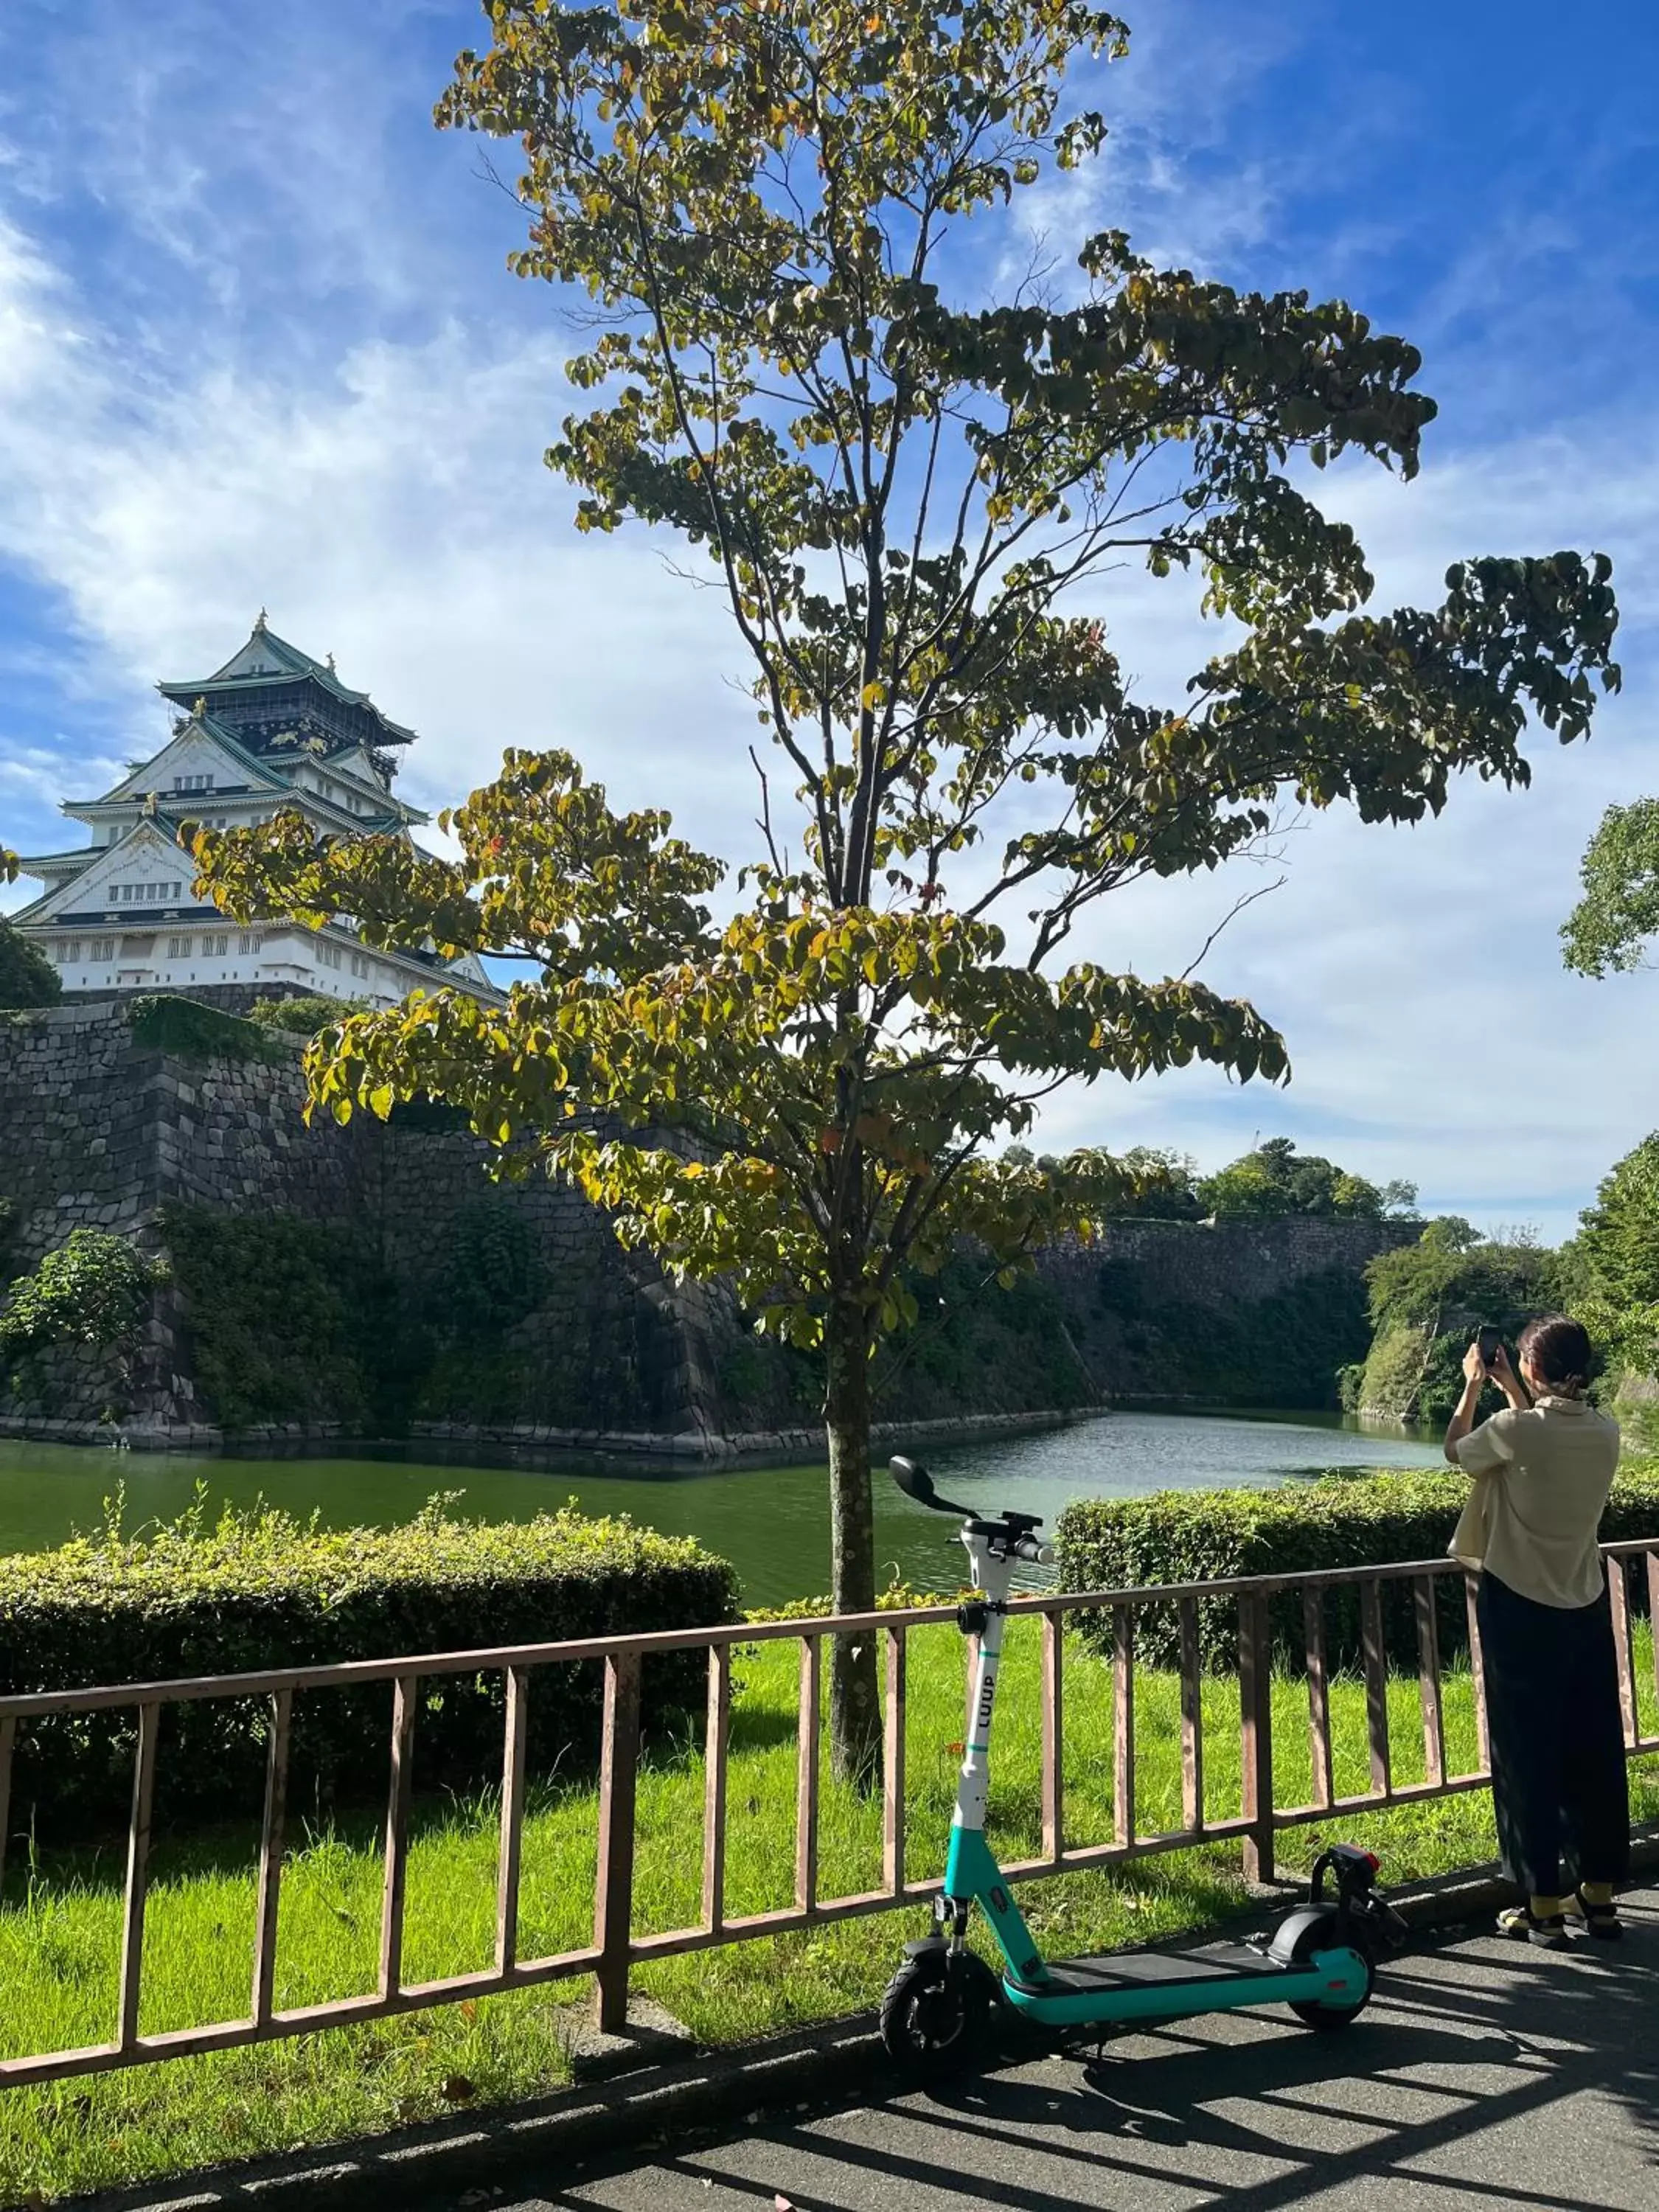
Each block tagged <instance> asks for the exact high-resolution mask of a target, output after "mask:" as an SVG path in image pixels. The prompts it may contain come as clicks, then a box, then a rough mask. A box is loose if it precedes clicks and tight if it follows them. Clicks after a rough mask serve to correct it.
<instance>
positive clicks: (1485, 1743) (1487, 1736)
mask: <svg viewBox="0 0 1659 2212" xmlns="http://www.w3.org/2000/svg"><path fill="white" fill-rule="evenodd" d="M1479 1601H1480V1577H1479V1576H1478V1575H1474V1574H1469V1573H1467V1572H1466V1573H1465V1575H1464V1577H1463V1603H1464V1606H1465V1607H1466V1608H1467V1610H1468V1622H1469V1680H1471V1681H1472V1682H1473V1683H1474V1745H1475V1753H1476V1756H1477V1757H1478V1759H1480V1772H1481V1773H1482V1774H1486V1773H1487V1772H1489V1771H1491V1767H1492V1729H1491V1724H1490V1723H1489V1722H1488V1721H1487V1718H1486V1652H1485V1650H1484V1649H1483V1648H1482V1645H1481V1642H1480V1613H1479V1611H1478V1609H1477V1608H1478V1606H1479Z"/></svg>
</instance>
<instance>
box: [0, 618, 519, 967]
mask: <svg viewBox="0 0 1659 2212" xmlns="http://www.w3.org/2000/svg"><path fill="white" fill-rule="evenodd" d="M157 689H158V690H160V692H161V696H162V697H163V698H164V699H165V700H167V702H169V703H170V705H171V706H172V707H173V708H174V709H175V710H176V711H175V713H174V714H173V734H172V737H171V738H170V739H169V740H168V742H167V744H165V745H163V746H162V748H161V751H160V752H158V753H157V754H155V757H153V758H152V759H150V760H148V761H145V762H144V763H143V764H142V765H141V766H138V767H136V768H134V769H132V770H131V774H129V775H127V776H125V778H124V779H123V780H122V781H120V782H119V783H118V784H117V785H115V787H113V789H112V790H110V791H106V793H104V794H103V795H102V797H101V798H97V799H65V800H64V802H63V805H62V811H63V812H64V814H66V815H67V816H68V817H70V820H71V821H73V822H82V823H86V825H87V826H88V829H90V830H91V832H92V842H91V843H90V844H89V845H85V846H82V847H81V848H78V849H77V850H76V851H74V852H69V853H44V854H36V855H34V856H33V858H29V859H26V860H24V861H23V863H22V865H23V867H24V869H25V871H26V872H27V873H28V874H30V875H31V876H33V877H35V878H37V879H38V880H39V881H40V882H41V883H43V884H45V885H46V890H45V893H44V895H43V896H41V897H40V898H38V899H36V900H35V902H33V905H32V906H27V907H25V908H23V909H22V910H21V913H18V914H15V915H13V916H12V917H11V919H12V921H13V922H14V924H15V927H17V928H19V929H20V930H21V931H22V932H23V933H25V934H26V935H27V936H28V937H30V938H32V939H33V940H34V942H35V943H36V944H37V945H40V947H41V948H42V949H43V950H44V951H45V952H46V955H47V957H49V958H50V959H51V960H52V961H54V962H55V963H57V967H58V974H59V975H60V976H61V977H62V979H63V987H64V990H65V992H80V993H88V994H95V995H98V996H100V997H101V996H104V995H106V994H109V993H112V992H118V991H184V992H185V993H188V992H190V991H191V988H192V987H194V988H195V989H196V990H197V991H198V992H199V991H202V990H203V989H204V987H206V986H218V987H221V988H222V987H224V986H233V987H234V986H240V987H241V990H240V991H239V992H238V993H237V994H236V995H237V996H238V997H239V998H240V995H241V994H242V992H246V994H247V995H248V996H249V997H250V998H257V997H258V996H259V995H261V994H268V995H270V996H272V997H287V996H290V995H292V994H294V993H295V991H299V992H302V993H305V994H311V993H316V994H318V995H319V996H323V997H327V998H337V999H357V1000H364V1001H366V1002H367V1003H368V1004H369V1005H371V1006H395V1005H396V1004H397V1003H398V1000H401V999H403V998H404V997H406V996H407V994H409V993H410V991H411V990H413V989H415V988H416V987H417V986H422V985H423V986H425V987H427V988H428V989H430V988H431V987H433V986H434V985H435V984H437V983H447V984H449V983H453V984H457V985H459V987H461V988H462V989H464V990H466V991H468V992H471V993H472V994H474V995H476V996H477V997H481V998H484V999H489V1000H497V999H499V998H500V996H501V994H500V993H499V992H498V991H497V990H496V989H495V986H494V985H493V984H492V983H491V982H490V981H489V977H488V976H487V975H485V973H484V970H483V967H482V966H481V965H480V963H478V961H477V959H476V958H474V957H472V956H471V955H468V956H467V957H465V959H462V960H458V961H444V960H441V959H440V958H439V957H438V956H437V955H436V954H435V953H432V952H421V951H379V950H371V949H370V948H369V947H368V946H367V945H363V944H362V942H361V941H360V939H358V937H357V935H356V931H355V930H354V929H353V928H352V927H350V925H349V922H348V921H334V922H331V923H330V924H329V925H328V926H327V927H325V928H323V929H308V928H307V927H304V925H303V924H301V923H299V922H286V921H275V922H262V923H260V924H259V925H258V927H255V928H252V929H238V928H236V927H234V925H232V924H229V923H228V922H227V921H226V920H225V918H224V916H223V915H222V914H220V912H219V911H218V909H217V908H216V907H214V906H213V905H212V904H211V903H206V904H204V903H202V902H198V901H197V900H196V899H194V898H193V897H192V896H191V875H192V873H193V870H192V868H191V860H190V855H189V854H188V852H187V851H186V850H185V848H183V847H182V846H181V845H180V844H179V842H178V833H179V825H180V824H181V823H185V822H196V823H203V824H204V825H207V826H210V827H211V828H213V829H245V828H246V827H248V826H249V825H251V824H252V823H256V822H265V821H269V820H270V817H272V816H273V815H275V814H279V813H282V812H284V811H298V812H300V813H301V814H303V815H304V816H305V817H306V819H307V821H308V822H309V823H311V824H312V825H313V828H314V829H317V830H318V831H319V832H326V833H329V834H331V835H335V836H338V835H341V834H344V835H346V836H353V835H356V836H367V835H375V836H398V837H403V838H407V837H408V836H409V835H410V830H411V829H412V828H414V827H415V825H416V824H417V823H422V822H424V821H425V820H426V819H427V817H426V816H425V815H424V814H422V813H421V812H420V811H418V810H417V809H416V808H415V807H412V806H406V805H404V802H403V801H402V800H401V799H398V798H395V797H394V796H393V794H392V779H393V777H394V776H395V775H396V773H397V760H398V751H399V750H400V749H401V748H402V747H403V746H404V745H407V744H412V743H413V742H414V737H415V732H413V731H412V730H406V729H404V727H403V726H402V725H401V724H399V723H397V722H394V721H392V720H391V719H390V718H389V717H388V716H387V715H386V714H382V712H381V711H380V708H378V707H377V706H375V705H374V702H373V701H372V700H371V699H370V697H369V696H368V692H367V691H354V690H351V689H350V687H349V685H347V684H343V683H342V682H341V681H340V679H339V678H338V677H337V675H336V674H335V672H334V663H333V656H332V655H330V657H329V659H328V660H327V661H326V662H324V661H319V660H313V659H312V658H311V657H310V655H309V654H308V653H301V651H300V650H299V648H298V647H296V646H292V645H289V643H288V642H287V641H285V640H284V639H283V638H280V637H278V636H277V635H276V632H275V631H274V630H273V629H270V628H269V627H268V626H267V624H266V622H265V617H264V610H263V609H262V610H261V611H260V614H259V618H258V621H257V622H256V623H254V625H253V629H252V633H251V634H250V635H249V637H248V640H247V642H246V644H245V645H243V646H242V647H240V648H239V649H238V651H236V652H235V653H233V654H232V655H231V657H230V659H228V661H226V663H225V664H224V665H223V667H222V668H219V669H216V670H215V671H214V673H213V674H212V675H211V676H203V677H197V678H192V679H191V681H189V682H187V683H178V684H160V685H158V686H157ZM250 987H251V988H250ZM214 995H215V996H216V997H218V996H220V995H221V991H220V990H216V991H215V993H214ZM224 995H225V996H229V995H231V994H230V993H228V992H227V993H224Z"/></svg>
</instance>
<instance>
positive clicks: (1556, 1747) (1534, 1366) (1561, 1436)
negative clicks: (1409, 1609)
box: [1446, 1314, 1630, 1948]
mask: <svg viewBox="0 0 1659 2212" xmlns="http://www.w3.org/2000/svg"><path fill="white" fill-rule="evenodd" d="M1516 1357H1517V1358H1518V1360H1519V1362H1520V1368H1521V1379H1520V1380H1519V1381H1517V1380H1516V1375H1515V1371H1514V1370H1513V1369H1512V1368H1511V1367H1510V1363H1509V1358H1508V1355H1507V1354H1506V1353H1505V1352H1504V1348H1503V1346H1501V1345H1500V1346H1498V1352H1497V1355H1496V1357H1495V1358H1494V1359H1493V1361H1492V1368H1491V1370H1490V1371H1491V1374H1492V1380H1493V1381H1494V1382H1495V1383H1497V1384H1498V1389H1500V1390H1502V1392H1503V1393H1504V1396H1505V1397H1506V1398H1507V1399H1508V1400H1509V1404H1508V1406H1507V1407H1505V1408H1504V1411H1503V1412H1502V1413H1494V1414H1493V1415H1492V1419H1490V1420H1489V1421H1483V1422H1482V1423H1481V1425H1480V1427H1479V1428H1478V1429H1472V1427H1471V1424H1472V1423H1473V1421H1474V1408H1475V1405H1476V1402H1477V1401H1478V1400H1479V1398H1480V1385H1481V1383H1483V1382H1484V1381H1485V1379H1486V1374H1487V1371H1488V1370H1487V1368H1486V1363H1485V1362H1484V1361H1483V1360H1482V1358H1481V1357H1480V1346H1479V1344H1473V1345H1471V1346H1470V1347H1469V1350H1468V1355H1467V1356H1466V1358H1465V1359H1464V1361H1463V1376H1464V1382H1463V1395H1462V1398H1461V1400H1460V1401H1458V1407H1457V1410H1456V1412H1455V1413H1454V1414H1453V1415H1452V1418H1451V1422H1450V1425H1449V1427H1448V1428H1447V1431H1446V1457H1447V1458H1448V1459H1449V1461H1450V1462H1452V1464H1453V1465H1454V1466H1455V1467H1461V1468H1462V1469H1463V1472H1464V1473H1465V1474H1469V1475H1473V1476H1474V1486H1473V1487H1472V1489H1471V1491H1470V1493H1469V1500H1468V1504H1467V1505H1466V1506H1465V1508H1464V1510H1463V1515H1462V1519H1461V1520H1460V1521H1459V1522H1458V1524H1457V1528H1456V1532H1455V1534H1454V1535H1453V1537H1452V1541H1451V1544H1450V1547H1449V1549H1450V1552H1451V1555H1452V1557H1453V1558H1454V1559H1459V1560H1461V1561H1462V1563H1463V1565H1466V1566H1469V1567H1474V1568H1478V1569H1479V1570H1480V1589H1479V1593H1478V1595H1477V1599H1476V1606H1475V1612H1476V1618H1477V1620H1479V1622H1480V1643H1481V1650H1482V1653H1483V1656H1484V1659H1485V1665H1486V1719H1487V1724H1488V1732H1489V1734H1490V1736H1491V1741H1492V1802H1493V1806H1494V1808H1495V1810H1496V1812H1497V1815H1498V1842H1499V1844H1500V1845H1501V1847H1502V1850H1503V1854H1504V1873H1505V1874H1506V1875H1508V1876H1509V1878H1510V1881H1514V1882H1515V1883H1516V1884H1517V1885H1518V1886H1519V1887H1520V1889H1521V1891H1522V1893H1523V1895H1524V1896H1525V1898H1526V1900H1527V1901H1526V1903H1525V1904H1524V1905H1516V1906H1514V1907H1513V1908H1511V1909H1510V1911H1506V1912H1504V1913H1501V1914H1500V1915H1499V1916H1498V1926H1499V1928H1500V1929H1501V1930H1502V1931H1503V1933H1504V1935H1506V1936H1516V1937H1518V1938H1520V1939H1521V1940H1522V1941H1523V1942H1532V1943H1541V1944H1544V1945H1547V1946H1550V1947H1552V1948H1554V1947H1559V1945H1560V1944H1562V1943H1563V1942H1565V1938H1566V1918H1567V1916H1568V1915H1571V1916H1572V1917H1574V1918H1576V1919H1579V1920H1582V1921H1583V1923H1584V1925H1585V1927H1586V1928H1587V1929H1588V1930H1589V1933H1590V1934H1591V1935H1592V1936H1601V1937H1603V1938H1605V1939H1612V1938H1616V1937H1617V1936H1620V1934H1621V1933H1622V1930H1621V1929H1620V1923H1619V1914H1618V1910H1617V1908H1616V1906H1615V1905H1614V1903H1613V1893H1614V1890H1615V1888H1616V1887H1617V1886H1618V1885H1619V1884H1620V1882H1621V1881H1624V1880H1625V1878H1626V1874H1627V1872H1628V1869H1629V1863H1630V1800H1629V1792H1628V1784H1627V1780H1626V1771H1625V1731H1624V1722H1623V1717H1622V1715H1621V1712H1620V1702H1619V1674H1618V1668H1617V1664H1616V1662H1615V1659H1614V1655H1613V1615H1612V1611H1611V1608H1610V1606H1609V1603H1608V1599H1607V1577H1606V1576H1605V1575H1604V1574H1603V1572H1602V1568H1601V1553H1600V1551H1599V1549H1598V1547H1597V1541H1596V1540H1597V1534H1598V1531H1599V1529H1600V1527H1601V1511H1602V1508H1603V1507H1604V1506H1605V1505H1606V1504H1607V1492H1608V1491H1609V1490H1610V1489H1611V1488H1612V1486H1613V1470H1614V1468H1616V1467H1617V1466H1618V1464H1619V1430H1618V1426H1617V1425H1616V1424H1615V1423H1614V1422H1612V1421H1609V1420H1607V1419H1604V1417H1603V1416H1602V1415H1601V1414H1600V1413H1596V1412H1595V1409H1594V1408H1593V1407H1591V1406H1590V1405H1589V1403H1588V1402H1587V1401H1586V1400H1585V1398H1584V1395H1583V1390H1584V1385H1585V1382H1586V1380H1587V1378H1588V1376H1589V1368H1590V1345H1589V1337H1588V1336H1587V1335H1586V1334H1585V1333H1584V1331H1583V1329H1582V1328H1580V1327H1579V1325H1578V1323H1577V1322H1575V1321H1569V1320H1567V1319H1566V1318H1565V1316H1564V1315H1560V1314H1555V1315H1552V1316H1549V1317H1548V1318H1547V1319H1546V1320H1543V1321H1535V1322H1532V1323H1530V1325H1529V1326H1528V1328H1526V1329H1525V1330H1524V1331H1523V1332H1522V1337H1521V1341H1520V1344H1519V1345H1518V1346H1517V1347H1516ZM1564 1863H1565V1868H1566V1870H1567V1875H1568V1881H1569V1887H1568V1889H1567V1891H1566V1893H1565V1894H1564V1893H1563V1889H1562V1869H1563V1865H1564Z"/></svg>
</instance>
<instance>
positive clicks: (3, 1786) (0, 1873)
mask: <svg viewBox="0 0 1659 2212" xmlns="http://www.w3.org/2000/svg"><path fill="white" fill-rule="evenodd" d="M16 1745H17V1722H16V1719H15V1716H14V1715H13V1714H11V1713H8V1714H7V1715H6V1717H5V1718H4V1720H0V1897H3V1896H4V1894H5V1887H6V1835H7V1832H8V1830H9V1828H10V1826H11V1759H12V1753H13V1752H14V1751H15V1748H16Z"/></svg>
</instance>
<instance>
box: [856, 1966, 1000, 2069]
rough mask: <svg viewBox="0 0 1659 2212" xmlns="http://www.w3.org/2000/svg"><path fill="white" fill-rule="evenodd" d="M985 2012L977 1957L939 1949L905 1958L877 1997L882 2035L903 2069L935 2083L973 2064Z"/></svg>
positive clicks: (987, 2003)
mask: <svg viewBox="0 0 1659 2212" xmlns="http://www.w3.org/2000/svg"><path fill="white" fill-rule="evenodd" d="M989 2010H990V1998H989V1996H988V1995H987V1990H986V1977H985V1975H984V1973H983V1972H982V1970H981V1968H980V1966H979V1962H978V1960H975V1959H973V1958H971V1957H969V1956H967V1955H965V1954H957V1956H956V1957H954V1958H952V1957H951V1955H950V1954H948V1953H940V1952H933V1953H929V1954H924V1955H923V1956H922V1957H921V1958H919V1959H907V1960H905V1962H904V1964H903V1965H902V1966H901V1967H900V1968H899V1970H898V1972H897V1973H896V1974H895V1975H894V1977H893V1978H892V1980H891V1981H890V1982H889V1984H887V1993H886V1995H885V1996H884V1997H883V1998H882V2001H881V2039H882V2042H883V2044H884V2045H885V2046H886V2051H887V2055H888V2057H890V2059H891V2060H892V2061H893V2063H894V2064H895V2065H896V2067H898V2068H900V2069H902V2071H903V2072H904V2073H906V2074H908V2075H911V2076H912V2077H914V2078H915V2080H917V2081H936V2080H938V2079H939V2076H941V2075H945V2074H957V2073H962V2072H964V2071H966V2070H967V2069H969V2067H971V2066H972V2065H973V2064H974V2063H975V2060H976V2059H977V2058H978V2057H979V2055H980V2052H981V2049H982V2048H983V2045H984V2041H985V2024H986V2018H987V2014H988V2012H989Z"/></svg>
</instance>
